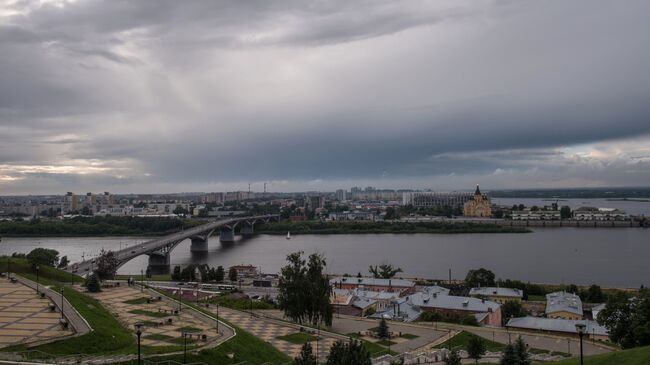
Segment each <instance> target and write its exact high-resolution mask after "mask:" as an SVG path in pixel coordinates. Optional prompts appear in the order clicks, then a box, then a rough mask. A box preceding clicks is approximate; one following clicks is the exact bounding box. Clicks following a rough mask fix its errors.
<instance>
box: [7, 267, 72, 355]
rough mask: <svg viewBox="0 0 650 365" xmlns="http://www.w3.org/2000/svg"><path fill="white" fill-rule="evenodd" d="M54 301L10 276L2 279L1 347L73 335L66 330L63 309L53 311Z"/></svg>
mask: <svg viewBox="0 0 650 365" xmlns="http://www.w3.org/2000/svg"><path fill="white" fill-rule="evenodd" d="M50 303H51V302H50V300H49V299H47V298H41V297H39V296H37V295H36V291H35V290H33V289H31V288H29V287H27V286H25V285H23V284H21V283H19V282H15V283H12V282H10V281H8V280H7V279H6V278H2V279H0V347H5V346H9V345H15V344H24V343H35V342H44V341H49V340H53V339H58V338H61V337H65V336H70V335H73V334H74V332H73V331H72V330H69V329H63V327H62V326H61V324H60V322H59V320H60V318H61V313H60V312H52V311H51V310H50V308H49V306H50Z"/></svg>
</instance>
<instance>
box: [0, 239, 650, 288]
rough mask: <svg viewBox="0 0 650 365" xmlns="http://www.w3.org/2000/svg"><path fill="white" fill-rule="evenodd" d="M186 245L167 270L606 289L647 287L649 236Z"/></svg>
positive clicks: (129, 269)
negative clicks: (199, 250)
mask: <svg viewBox="0 0 650 365" xmlns="http://www.w3.org/2000/svg"><path fill="white" fill-rule="evenodd" d="M146 239H147V238H142V237H117V238H116V237H88V238H84V237H74V238H10V237H4V238H3V239H2V242H1V243H0V254H7V253H12V252H25V253H26V252H29V251H31V250H32V249H34V248H36V247H47V248H53V249H56V250H58V251H59V252H60V253H61V255H67V256H68V258H70V259H71V260H72V261H73V262H74V261H78V260H81V257H82V255H85V257H86V258H88V257H91V256H93V255H97V254H98V253H99V251H100V250H101V249H102V248H105V249H107V250H109V249H114V250H115V249H119V248H120V247H125V246H127V245H133V244H137V243H139V242H142V241H144V240H146ZM189 246H190V241H189V240H186V241H184V242H183V243H181V244H180V245H179V246H177V247H176V248H175V249H174V251H173V252H172V257H171V262H172V265H184V264H189V263H207V264H209V265H211V266H217V265H223V266H226V267H227V266H230V265H234V264H253V265H256V266H259V267H261V268H262V270H263V271H264V272H267V273H271V272H277V271H278V270H279V269H280V267H281V266H282V265H284V263H285V257H286V255H287V254H288V253H290V252H293V251H298V250H302V251H305V252H306V253H312V252H321V253H323V254H325V256H326V257H327V260H328V261H327V262H328V267H329V271H330V272H333V273H349V274H356V273H357V272H361V273H366V272H367V271H368V266H369V265H376V264H380V263H382V262H389V263H392V264H394V265H397V266H399V267H401V268H403V269H404V274H403V275H404V276H410V277H427V278H447V276H448V270H449V269H451V270H452V277H453V278H463V277H464V275H465V274H466V273H467V270H469V269H472V268H478V267H485V268H489V269H491V270H493V271H494V272H495V273H496V274H497V277H501V278H513V279H521V280H526V281H533V282H546V283H576V284H591V283H598V284H600V285H606V286H620V287H638V286H640V285H641V284H643V285H645V286H648V285H650V265H649V264H648V257H650V230H648V229H641V228H639V229H637V228H619V229H609V228H598V229H593V228H545V229H544V228H541V229H536V230H535V231H534V232H533V233H529V234H455V235H443V234H412V235H391V234H383V235H293V236H292V238H291V240H287V239H285V237H284V236H269V235H259V236H256V237H254V238H251V239H246V240H239V241H237V242H235V243H234V244H222V243H220V242H219V240H218V238H217V237H211V239H210V250H209V252H207V253H206V254H192V253H190V250H189ZM146 265H147V256H141V257H138V258H136V259H134V260H132V261H130V262H128V263H127V264H126V265H124V266H123V267H122V268H121V269H120V273H139V272H140V270H141V269H143V268H146Z"/></svg>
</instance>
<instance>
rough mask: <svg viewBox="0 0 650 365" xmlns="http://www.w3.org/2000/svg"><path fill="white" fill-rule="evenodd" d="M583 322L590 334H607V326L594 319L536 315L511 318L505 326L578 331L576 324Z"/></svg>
mask: <svg viewBox="0 0 650 365" xmlns="http://www.w3.org/2000/svg"><path fill="white" fill-rule="evenodd" d="M578 323H583V324H585V325H586V326H587V330H586V331H587V333H588V334H590V335H601V336H607V334H608V332H607V328H605V327H603V326H601V325H599V324H598V323H597V322H596V321H591V320H571V319H559V318H557V319H556V318H538V317H521V318H512V319H510V320H509V321H508V324H506V327H515V328H525V329H533V330H540V331H553V332H566V333H578V332H577V330H576V324H578Z"/></svg>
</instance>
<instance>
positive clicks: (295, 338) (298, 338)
mask: <svg viewBox="0 0 650 365" xmlns="http://www.w3.org/2000/svg"><path fill="white" fill-rule="evenodd" d="M276 338H277V339H279V340H283V341H287V342H291V343H295V344H296V345H302V344H305V343H307V342H312V341H314V340H316V337H314V336H312V335H310V334H308V333H304V332H296V333H290V334H288V335H284V336H278V337H276Z"/></svg>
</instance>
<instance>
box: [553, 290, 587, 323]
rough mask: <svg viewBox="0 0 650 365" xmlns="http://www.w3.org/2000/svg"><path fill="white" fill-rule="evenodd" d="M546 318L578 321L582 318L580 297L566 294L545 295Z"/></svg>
mask: <svg viewBox="0 0 650 365" xmlns="http://www.w3.org/2000/svg"><path fill="white" fill-rule="evenodd" d="M544 313H545V314H546V317H547V318H561V319H573V320H580V319H582V316H583V311H582V301H581V300H580V297H579V296H577V295H575V294H572V293H567V292H563V291H562V292H555V293H550V294H546V310H545V311H544Z"/></svg>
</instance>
